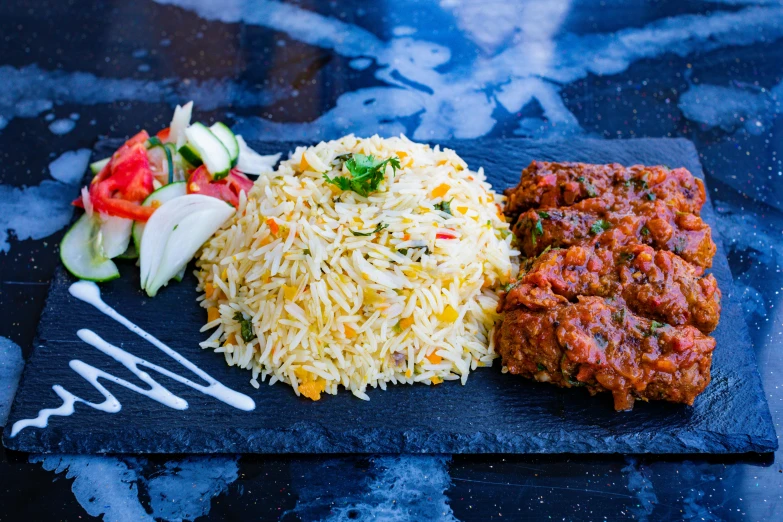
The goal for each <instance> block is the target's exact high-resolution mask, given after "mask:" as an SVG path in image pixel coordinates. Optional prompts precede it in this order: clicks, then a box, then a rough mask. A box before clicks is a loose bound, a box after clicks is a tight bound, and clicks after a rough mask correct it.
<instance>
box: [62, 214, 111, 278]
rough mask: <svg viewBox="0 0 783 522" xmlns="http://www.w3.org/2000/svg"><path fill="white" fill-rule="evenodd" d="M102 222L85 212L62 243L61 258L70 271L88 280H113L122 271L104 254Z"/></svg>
mask: <svg viewBox="0 0 783 522" xmlns="http://www.w3.org/2000/svg"><path fill="white" fill-rule="evenodd" d="M99 241H100V224H99V223H98V220H97V219H93V218H91V217H90V216H88V215H87V214H84V215H83V216H82V217H80V218H79V220H78V221H77V222H76V223H74V224H73V226H72V227H71V229H70V230H69V231H68V232H67V233H66V234H65V237H64V238H63V242H62V243H60V260H61V261H62V262H63V265H65V268H67V269H68V271H69V272H70V273H72V274H73V275H74V276H76V277H78V278H79V279H85V280H87V281H96V282H102V281H111V280H112V279H117V278H118V277H120V272H119V271H118V270H117V265H115V264H114V263H113V262H112V261H111V260H110V259H106V258H105V257H104V256H103V254H102V252H101V251H102V250H103V249H102V248H101V246H100V244H99Z"/></svg>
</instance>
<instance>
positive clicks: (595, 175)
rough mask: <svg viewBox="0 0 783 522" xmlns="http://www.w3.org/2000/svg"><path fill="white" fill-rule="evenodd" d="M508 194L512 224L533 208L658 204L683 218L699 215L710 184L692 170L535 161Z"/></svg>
mask: <svg viewBox="0 0 783 522" xmlns="http://www.w3.org/2000/svg"><path fill="white" fill-rule="evenodd" d="M505 194H506V196H507V197H508V200H507V202H506V208H505V210H504V212H505V214H506V215H507V216H509V217H511V218H512V219H515V218H516V217H517V216H519V214H521V213H522V212H525V211H526V210H530V209H531V208H538V209H546V208H555V207H564V206H572V205H577V208H579V210H588V211H589V210H598V209H602V210H614V211H619V210H623V209H633V208H635V207H636V206H638V205H639V204H643V203H644V202H645V201H655V200H661V201H663V202H664V203H666V204H667V205H669V206H671V207H672V208H673V209H674V210H677V211H680V212H691V213H695V214H698V213H699V212H700V211H701V207H702V205H704V202H705V201H706V194H705V192H704V184H703V183H702V181H701V180H699V179H697V178H695V177H694V176H693V175H692V174H691V173H690V172H688V170H687V169H684V168H678V169H669V168H668V167H663V166H657V167H647V166H643V165H634V166H632V167H624V166H622V165H619V164H617V163H611V164H608V165H592V164H587V163H552V162H546V161H534V162H532V163H531V164H530V165H529V166H528V167H527V168H526V169H525V170H523V171H522V177H521V179H520V181H519V184H518V185H517V186H516V187H514V188H510V189H508V190H506V192H505ZM582 202H585V203H582ZM580 203H581V204H580Z"/></svg>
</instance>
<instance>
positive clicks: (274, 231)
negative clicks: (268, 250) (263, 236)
mask: <svg viewBox="0 0 783 522" xmlns="http://www.w3.org/2000/svg"><path fill="white" fill-rule="evenodd" d="M266 224H267V226H268V227H269V230H271V231H272V234H274V235H277V232H278V231H279V230H280V227H279V226H277V221H275V220H274V219H272V218H269V219H267V220H266Z"/></svg>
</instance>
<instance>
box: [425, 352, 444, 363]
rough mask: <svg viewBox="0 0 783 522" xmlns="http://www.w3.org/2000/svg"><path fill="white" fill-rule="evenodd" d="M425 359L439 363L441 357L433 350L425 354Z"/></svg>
mask: <svg viewBox="0 0 783 522" xmlns="http://www.w3.org/2000/svg"><path fill="white" fill-rule="evenodd" d="M427 360H428V361H430V362H431V363H432V364H440V362H441V361H442V360H443V357H441V356H440V355H438V354H436V353H435V352H432V353H431V354H429V355H428V356H427Z"/></svg>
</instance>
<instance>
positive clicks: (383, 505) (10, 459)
mask: <svg viewBox="0 0 783 522" xmlns="http://www.w3.org/2000/svg"><path fill="white" fill-rule="evenodd" d="M782 44H783V2H781V1H780V0H756V1H753V0H699V1H695V0H669V1H663V0H661V1H654V0H626V1H619V0H603V1H599V0H582V1H569V0H546V1H532V0H531V1H523V0H518V1H513V2H508V1H493V0H483V1H459V0H443V1H441V2H436V1H428V2H425V1H421V2H414V1H408V0H402V1H388V0H386V1H379V2H358V1H351V2H316V1H313V0H310V1H301V2H290V3H279V2H272V1H261V0H222V1H217V2H212V1H207V0H157V1H150V0H143V1H139V2H114V1H109V2H99V3H92V2H69V3H66V2H52V3H47V2H43V1H41V2H17V1H13V0H12V1H5V2H3V3H2V4H0V183H1V184H0V252H2V253H0V274H2V275H1V276H0V278H1V279H2V281H1V283H2V286H0V306H2V312H3V313H2V314H0V335H2V336H3V337H2V338H0V420H4V418H5V416H6V415H7V408H8V403H9V401H10V400H11V398H12V397H13V394H14V391H15V388H16V382H17V379H18V376H19V373H20V371H21V367H22V364H23V362H22V361H23V354H24V355H27V353H28V352H29V349H30V346H31V342H32V337H33V335H34V330H35V325H36V322H37V318H38V315H39V314H40V310H41V307H42V306H43V298H44V297H45V294H46V285H47V282H48V279H49V278H50V277H51V273H52V271H53V268H54V266H55V264H56V263H57V255H56V245H57V243H58V242H59V240H60V238H61V237H62V233H63V228H64V227H65V226H66V225H67V223H68V222H69V220H70V218H71V216H72V208H71V207H70V206H69V202H70V200H71V199H72V198H73V197H74V196H75V195H76V193H77V192H78V188H79V182H80V178H81V175H82V173H83V172H84V169H85V166H86V163H87V161H88V158H89V152H88V151H89V149H90V147H91V146H92V144H93V143H94V141H95V139H96V138H97V137H99V136H113V137H117V136H123V135H128V134H132V133H134V132H136V131H137V130H138V129H140V128H148V129H156V128H159V127H162V126H164V125H165V124H166V122H167V120H168V118H169V116H170V112H171V108H172V107H173V105H174V104H176V103H177V102H181V101H185V100H188V99H193V100H195V102H196V107H197V110H198V111H199V114H200V116H201V117H202V119H209V118H213V119H222V120H225V121H227V122H229V123H231V124H232V125H233V126H234V128H235V130H238V131H240V132H241V133H242V134H243V135H245V136H249V137H251V138H254V139H265V140H318V139H325V138H332V137H337V136H339V135H341V134H344V133H346V132H354V133H357V134H371V133H376V132H377V133H381V134H397V133H400V132H404V133H405V134H407V135H408V136H410V137H412V138H415V139H420V140H438V139H445V138H451V137H456V138H474V137H480V136H523V137H534V138H541V139H546V138H552V137H564V136H566V137H567V136H575V135H579V136H593V137H600V138H606V139H618V138H634V137H641V136H650V137H656V136H682V137H686V138H688V139H691V140H693V141H694V142H695V143H696V145H697V148H698V149H699V151H700V153H701V155H702V162H703V164H704V167H705V170H706V171H707V176H708V186H709V189H710V191H711V195H712V197H713V200H714V202H715V205H716V210H717V211H718V213H719V215H720V218H721V219H720V224H719V232H720V233H721V234H722V236H723V238H724V241H725V243H726V245H727V246H728V248H729V261H730V263H731V267H732V270H733V273H734V276H735V281H736V285H737V289H738V291H739V292H741V293H742V296H743V301H744V305H745V312H746V318H747V321H748V324H749V326H750V329H751V333H752V336H753V342H754V346H755V349H756V353H757V357H758V360H759V365H760V370H761V374H762V378H763V380H764V385H765V389H766V392H767V394H768V400H769V402H770V408H771V410H772V414H773V418H774V419H775V422H776V426H777V425H778V424H779V423H780V420H781V416H783V412H781V401H782V400H783V389H781V384H783V382H782V381H781V377H782V376H783V354H781V353H780V351H781V349H783V342H782V338H781V335H783V331H782V330H783V320H782V319H783V317H781V312H779V310H780V309H781V304H783V298H782V297H781V290H782V289H783V274H781V263H782V262H783V237H781V235H782V234H783V183H782V182H783V164H782V163H781V158H780V155H781V154H783V150H782V149H783V125H782V123H783V118H782V117H781V112H783V106H782V105H781V100H782V99H783V45H782ZM781 457H783V453H781V452H778V454H776V455H775V456H774V457H773V456H761V457H741V458H720V459H717V458H704V459H680V458H673V457H667V458H656V457H650V456H648V457H643V458H642V457H640V458H632V457H601V458H595V457H591V458H587V457H568V456H564V457H546V458H544V457H513V458H502V457H486V456H482V457H464V456H463V457H454V458H451V457H448V456H431V457H430V456H422V457H389V456H378V457H370V458H364V457H352V458H323V457H299V458H282V457H274V458H261V457H241V458H240V457H182V458H178V459H173V460H167V459H162V458H139V457H69V456H45V457H44V456H36V455H32V456H28V455H22V454H16V453H9V452H5V453H3V454H2V460H0V498H2V500H3V502H2V503H0V504H1V505H0V518H2V519H8V520H18V519H25V520H60V519H76V518H77V517H82V518H86V517H87V516H88V515H89V516H92V517H103V518H104V520H118V521H125V520H145V519H148V520H152V519H160V520H193V519H196V518H199V517H206V519H211V520H218V519H226V518H230V519H238V518H242V519H278V518H282V519H283V520H297V519H302V520H313V519H319V520H320V519H324V520H366V519H369V520H372V519H376V520H496V519H509V518H510V519H512V520H517V519H531V520H539V519H545V518H549V517H551V518H552V519H566V520H570V519H575V518H583V519H590V520H615V519H626V518H631V517H633V518H635V519H639V520H659V519H686V520H691V519H694V520H733V519H742V520H772V519H775V517H776V516H777V517H780V514H781V513H783V467H781V463H780V459H781ZM41 499H45V501H44V500H41Z"/></svg>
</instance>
